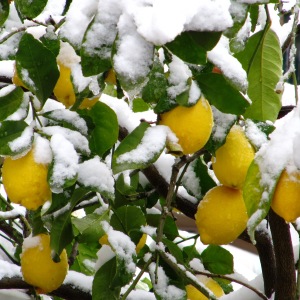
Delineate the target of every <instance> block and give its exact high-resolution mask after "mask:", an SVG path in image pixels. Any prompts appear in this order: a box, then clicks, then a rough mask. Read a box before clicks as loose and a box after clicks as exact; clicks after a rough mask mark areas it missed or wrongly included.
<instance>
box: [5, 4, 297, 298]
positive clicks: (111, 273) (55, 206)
mask: <svg viewBox="0 0 300 300" xmlns="http://www.w3.org/2000/svg"><path fill="white" fill-rule="evenodd" d="M10 2H11V1H1V9H0V24H1V26H2V27H1V32H0V58H1V62H0V63H5V62H10V63H13V65H11V66H12V68H14V72H15V76H16V77H18V80H19V81H18V82H19V84H18V83H17V81H15V80H14V82H15V84H13V83H12V82H13V81H12V76H8V77H7V74H5V75H3V76H1V77H0V79H1V80H2V84H1V92H0V137H1V138H0V156H1V162H2V161H3V159H5V158H6V157H12V158H18V157H21V156H24V155H25V154H26V153H27V152H28V151H29V150H31V149H34V147H36V148H39V147H42V148H43V149H44V152H43V151H42V152H43V154H44V155H45V156H47V155H48V156H47V160H49V157H50V160H51V163H50V164H49V165H47V167H48V178H47V180H48V184H49V186H50V188H51V191H52V201H51V203H49V202H47V203H46V204H45V205H44V206H43V207H39V209H37V210H35V211H27V213H24V214H23V213H20V214H19V213H17V214H16V215H14V214H11V212H12V211H14V207H15V206H13V205H12V203H11V202H10V199H8V198H6V197H5V196H1V210H2V211H1V218H3V219H1V220H0V231H1V236H5V238H6V239H8V240H9V241H10V242H11V243H12V245H13V248H14V249H15V253H14V254H13V255H9V258H10V259H11V260H12V262H13V263H15V264H19V263H20V257H19V253H20V248H21V246H22V241H23V239H25V238H26V237H27V236H28V235H30V234H32V235H37V234H39V233H44V232H48V233H49V235H50V238H51V241H50V245H51V250H52V254H51V255H52V257H53V259H54V260H58V259H59V255H60V254H61V253H62V251H64V249H67V252H68V256H69V263H70V270H72V271H74V272H77V273H78V276H79V274H80V275H82V276H83V274H84V275H85V276H90V277H88V278H92V284H91V290H90V291H88V292H86V291H83V292H84V294H85V296H86V297H87V299H93V300H101V299H108V300H113V299H126V297H127V296H128V295H129V294H130V293H132V294H134V292H133V291H134V290H142V291H143V292H145V293H149V294H151V295H152V296H153V297H154V298H156V299H162V300H165V299H170V297H172V298H173V299H174V300H175V299H176V300H184V299H187V296H186V290H185V286H187V285H193V286H194V287H196V288H197V289H199V290H200V291H201V292H202V293H203V294H204V295H206V296H207V297H210V299H215V297H214V296H212V295H211V294H210V291H209V290H208V289H207V288H205V287H204V286H203V285H202V284H200V283H199V281H198V280H197V279H196V276H194V275H197V274H202V275H203V274H204V275H207V276H209V277H212V278H215V279H216V281H218V283H219V284H220V285H221V287H222V288H223V290H224V292H225V293H230V292H232V287H231V282H234V281H237V280H236V279H234V277H230V274H233V273H234V258H233V256H232V254H231V253H230V252H229V251H228V250H226V249H225V248H224V247H222V245H213V244H212V245H207V247H205V249H204V250H203V251H200V250H199V247H198V245H199V235H198V234H197V235H195V236H193V235H190V234H187V233H184V232H182V231H181V228H178V225H177V223H176V217H175V215H176V214H175V213H174V208H178V209H180V211H181V212H180V213H182V214H183V215H186V216H188V217H191V218H194V215H195V213H196V211H197V207H198V204H199V202H201V200H202V198H203V197H204V196H205V194H206V193H207V192H208V191H209V190H211V189H212V188H213V187H215V186H216V185H219V183H218V182H217V180H216V179H215V175H214V173H213V169H212V167H211V162H212V160H213V159H214V156H215V153H216V151H217V150H218V148H220V147H221V146H222V145H223V144H224V143H225V141H226V137H227V135H228V133H229V131H230V129H231V127H232V126H233V125H234V124H239V125H241V126H242V127H243V128H245V127H246V135H247V130H248V133H249V134H248V136H247V139H249V141H250V143H252V144H253V149H255V150H256V156H255V158H254V160H253V161H252V163H251V165H250V167H249V169H248V173H247V176H246V180H245V184H244V186H243V187H240V189H243V193H244V200H245V204H246V208H247V212H248V216H249V221H248V233H249V236H250V238H251V241H252V242H253V243H254V244H255V243H256V242H258V243H259V241H256V234H258V232H259V231H260V229H261V226H262V224H264V223H262V221H264V219H265V218H266V217H267V216H268V213H269V211H270V207H271V201H272V196H273V193H274V189H275V187H276V183H277V181H278V178H279V177H280V174H281V172H282V171H283V170H284V169H285V168H286V167H287V166H290V165H291V163H294V167H296V168H297V167H298V168H300V163H299V159H298V160H297V159H296V158H295V161H292V162H291V157H294V153H293V152H292V151H293V150H292V149H299V148H300V147H298V146H297V145H296V142H295V143H294V139H295V137H298V138H299V130H298V129H297V128H299V126H298V125H299V122H298V115H299V112H298V114H297V112H294V115H293V116H292V117H291V119H290V120H289V122H288V124H287V125H286V127H285V132H287V131H289V130H290V128H292V129H291V130H290V131H289V132H290V133H291V134H289V135H286V141H285V145H286V146H287V149H288V150H289V152H287V153H286V154H284V157H283V158H282V157H280V159H279V158H277V159H278V161H277V165H276V168H275V167H274V165H275V163H274V160H276V157H275V159H274V158H272V159H270V158H269V156H268V153H270V152H271V153H274V152H273V150H274V149H278V148H279V147H281V145H280V143H279V142H278V139H276V138H275V137H274V136H275V135H273V133H275V134H276V133H277V132H278V131H277V129H276V124H275V121H276V120H277V118H278V114H279V112H280V110H281V108H282V104H281V93H282V90H281V89H280V86H281V84H284V80H287V77H288V76H285V77H282V75H283V70H282V60H283V58H282V51H283V49H282V48H281V47H282V43H281V42H280V40H279V37H278V36H277V34H276V32H275V31H274V30H273V29H272V28H271V18H270V13H269V7H272V9H274V11H275V12H277V13H281V11H280V5H279V4H278V5H277V4H276V5H272V6H270V5H271V4H270V3H277V1H272V0H269V1H261V2H262V3H260V1H248V2H247V1H244V2H245V3H243V4H241V3H240V2H242V1H240V2H239V1H236V0H231V1H229V0H228V1H224V3H229V4H231V6H230V8H231V9H229V6H228V7H227V11H226V12H224V16H225V14H226V13H227V15H226V18H227V19H225V17H224V20H219V21H218V20H217V21H216V20H215V19H214V18H213V17H212V19H211V23H210V21H207V24H205V26H204V25H203V24H202V25H201V24H200V23H201V22H200V21H199V24H200V25H199V24H198V23H197V22H195V23H193V24H192V21H187V20H186V23H184V24H183V26H182V28H181V27H180V28H181V29H178V30H177V32H173V33H172V34H173V36H172V35H171V34H169V33H168V32H167V33H166V32H164V30H165V28H162V26H161V28H159V29H158V28H156V27H155V26H157V24H152V26H153V27H154V29H155V30H158V31H157V34H153V35H151V34H149V32H148V33H147V31H145V30H144V28H143V26H142V25H144V26H146V25H145V24H146V23H145V22H144V21H145V20H141V18H140V17H139V15H138V14H137V13H136V14H135V13H134V12H133V11H130V9H132V7H131V6H130V5H133V3H135V2H136V3H138V2H139V1H129V2H130V3H131V2H132V3H131V4H130V5H129V4H128V7H127V6H126V4H125V2H126V1H123V2H124V3H123V2H122V1H120V3H119V1H111V3H110V1H109V0H105V1H104V0H103V1H96V0H93V1H90V3H89V4H80V5H79V3H78V1H75V0H74V1H61V2H62V3H63V5H61V10H60V12H59V13H57V16H55V17H53V16H51V15H47V9H50V8H51V5H50V6H49V7H48V6H47V3H48V2H51V1H47V0H36V1H29V0H15V1H12V2H11V3H10ZM52 2H53V1H52ZM83 2H84V1H83ZM150 2H151V1H150ZM200 2H201V3H200V4H199V7H200V6H201V5H207V8H208V7H209V5H215V4H213V3H215V2H213V1H208V0H207V1H200ZM217 2H218V1H216V3H217ZM8 3H9V4H8ZM205 3H206V4H205ZM224 3H223V4H222V5H225V4H224ZM268 3H269V4H268ZM52 4H53V3H52ZM135 5H137V4H135ZM144 5H145V6H144ZM185 5H188V4H185ZM296 5H297V4H296ZM87 6H88V8H87ZM133 7H134V9H136V10H137V11H139V12H140V16H143V14H144V13H145V11H147V13H148V10H149V13H155V12H153V11H152V12H151V9H153V10H154V8H155V6H153V7H152V6H151V5H150V6H149V7H146V4H145V3H143V2H142V1H140V3H139V4H138V5H137V6H136V7H135V6H134V5H133ZM297 8H298V7H297ZM168 9H170V11H169V12H166V13H169V14H170V15H172V14H175V13H176V12H175V11H174V10H172V9H171V8H168ZM293 9H294V8H293ZM293 9H292V12H293ZM202 10H203V7H202ZM237 10H239V13H237ZM295 10H296V9H295ZM112 11H113V12H112ZM199 11H200V9H199ZM185 12H186V11H185ZM190 13H191V14H192V12H190ZM258 13H260V14H264V15H265V19H266V20H265V23H264V22H262V20H261V19H258ZM293 13H294V12H293ZM76 14H79V15H81V17H82V19H81V20H83V21H82V23H80V24H77V23H78V22H81V21H77V20H76V18H75V17H74V16H76ZM107 16H108V17H107ZM221 16H222V14H221ZM296 16H297V10H296V12H295V18H296ZM194 17H195V18H199V19H201V16H200V17H199V15H197V14H196V15H195V16H194ZM174 18H175V17H174ZM158 19H159V17H158ZM228 19H230V22H229V21H228ZM227 21H228V22H229V23H228V22H227ZM12 22H13V23H14V26H10V24H11V23H12ZM76 22H77V23H76ZM178 22H181V21H180V20H178ZM189 22H190V23H189ZM218 22H219V23H218ZM226 22H227V23H226ZM191 24H192V25H191ZM195 24H196V25H195ZM75 25H76V26H75ZM206 25H211V26H206ZM148 26H149V28H151V26H150V25H149V24H148ZM197 26H198V27H197ZM201 26H202V27H201ZM74 27H76V28H74ZM16 28H17V30H16ZM35 29H36V30H35ZM155 30H153V32H154V33H155ZM293 30H294V31H293ZM147 34H148V35H147ZM168 34H169V35H168ZM293 34H295V28H291V35H290V37H291V38H292V42H293V41H294V40H293V38H294V35H293ZM166 36H167V38H166ZM132 45H134V47H132ZM62 52H63V54H62ZM66 53H67V54H66ZM61 55H62V56H63V55H65V56H64V59H65V62H66V66H67V67H68V68H69V69H70V74H71V77H70V78H68V80H71V82H72V85H73V92H74V93H75V97H76V101H75V103H74V105H73V106H71V107H69V108H66V107H65V106H64V105H62V104H61V103H59V101H58V100H57V99H56V97H55V96H54V94H53V90H54V88H55V85H56V83H57V80H58V78H59V75H60V72H59V65H58V60H57V58H58V56H61ZM292 62H293V61H292V59H291V63H292ZM108 74H114V75H115V78H114V79H113V80H111V79H110V80H108ZM288 75H289V74H288ZM110 76H111V75H110ZM278 83H279V84H278ZM17 85H21V86H17ZM201 96H203V97H204V98H205V99H207V101H208V103H209V105H210V106H211V107H212V112H213V118H214V127H213V128H212V133H211V135H210V138H209V140H208V142H207V143H206V145H205V146H204V147H203V148H202V149H198V151H196V152H195V153H194V154H190V155H182V152H181V151H182V148H181V147H180V145H179V144H178V141H177V140H176V137H175V136H174V135H173V134H172V132H171V131H170V130H168V129H167V128H166V126H163V125H158V123H159V120H160V114H162V113H164V112H168V111H170V110H172V109H173V108H175V107H177V106H185V107H191V106H193V105H195V103H196V102H197V101H198V100H199V99H200V97H201ZM95 98H99V101H98V102H97V103H96V104H94V102H93V104H94V105H93V106H92V107H87V108H85V109H81V107H80V104H81V103H82V101H83V100H85V101H86V100H87V101H89V99H90V100H91V101H92V100H95ZM202 121H203V120H202ZM250 126H252V127H251V128H252V130H251V129H249V128H250ZM200 127H201V126H200ZM253 128H254V129H253ZM192 130H193V131H195V132H198V131H199V132H200V131H201V128H192ZM273 130H274V131H273ZM251 132H252V133H253V132H255V134H256V136H259V137H261V139H260V141H261V140H263V142H260V141H257V140H255V138H254V137H253V135H251ZM279 133H280V132H279ZM282 136H283V135H282ZM293 143H294V144H295V145H296V146H295V145H294V144H293ZM298 144H299V143H298ZM293 145H294V146H293ZM293 147H294V148H293ZM285 149H286V148H285ZM295 152H296V150H295ZM242 154H243V153H239V155H242ZM39 159H41V157H39ZM251 160H252V158H251ZM297 163H298V164H297ZM223 171H224V170H223ZM225 171H227V170H225ZM225 173H226V175H227V173H228V172H225ZM20 184H21V183H20ZM4 188H5V186H4ZM191 199H192V200H191ZM2 204H3V205H2ZM2 213H3V214H2ZM11 219H13V221H12V220H11ZM197 222H201V220H197ZM225 223H226V222H225ZM8 228H9V229H8ZM144 233H146V234H147V244H146V245H145V246H144V247H143V248H142V249H141V251H139V253H137V252H136V250H135V247H136V245H137V244H138V242H139V240H140V238H141V237H142V235H143V234H144ZM244 234H245V235H247V229H246V228H245V231H244ZM104 235H107V237H108V245H101V244H100V243H99V239H100V238H101V237H102V236H104ZM271 244H272V243H271ZM274 247H276V245H275V246H274ZM1 248H2V247H1ZM37 267H38V266H37ZM290 272H292V273H293V272H294V269H293V270H290ZM0 281H1V280H0ZM238 283H240V284H244V285H246V286H247V287H248V285H247V284H246V283H243V282H240V281H238ZM253 289H254V288H253ZM254 291H255V292H256V293H257V294H258V295H259V296H260V297H261V298H263V299H267V296H268V297H269V296H270V294H269V292H268V290H266V291H265V294H266V295H267V296H266V295H264V294H262V293H261V292H259V291H257V290H255V289H254ZM170 293H171V294H170ZM275 293H276V290H275ZM33 294H35V293H33ZM56 295H57V294H56ZM170 295H172V296H170ZM35 297H36V298H37V299H38V296H37V295H35ZM53 297H54V295H53ZM71 298H72V295H71V294H70V295H69V296H66V299H71ZM287 298H289V297H287ZM289 299H290V298H289Z"/></svg>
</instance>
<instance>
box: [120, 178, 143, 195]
mask: <svg viewBox="0 0 300 300" xmlns="http://www.w3.org/2000/svg"><path fill="white" fill-rule="evenodd" d="M128 177H129V178H128V180H125V178H124V174H123V173H121V174H120V175H119V176H118V178H117V181H116V189H117V190H118V191H119V192H120V193H121V194H122V195H132V194H136V193H137V188H138V184H139V173H135V174H130V175H129V176H128Z"/></svg>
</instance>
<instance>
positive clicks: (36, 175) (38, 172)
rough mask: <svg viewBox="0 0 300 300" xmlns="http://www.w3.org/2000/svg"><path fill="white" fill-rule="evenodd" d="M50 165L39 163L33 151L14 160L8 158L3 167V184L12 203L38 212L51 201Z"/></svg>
mask: <svg viewBox="0 0 300 300" xmlns="http://www.w3.org/2000/svg"><path fill="white" fill-rule="evenodd" d="M47 174H48V165H47V164H41V163H37V162H36V161H35V159H34V153H33V150H30V151H29V152H28V153H27V154H26V155H25V156H23V157H20V158H17V159H13V158H11V157H7V158H5V160H4V163H3V167H2V182H3V186H4V189H5V192H6V194H7V196H8V198H9V199H10V201H12V202H14V203H17V204H21V205H23V206H25V207H26V208H27V209H30V210H36V209H37V208H39V207H40V206H41V205H43V204H44V203H45V202H46V201H48V200H51V190H50V187H49V184H48V181H47Z"/></svg>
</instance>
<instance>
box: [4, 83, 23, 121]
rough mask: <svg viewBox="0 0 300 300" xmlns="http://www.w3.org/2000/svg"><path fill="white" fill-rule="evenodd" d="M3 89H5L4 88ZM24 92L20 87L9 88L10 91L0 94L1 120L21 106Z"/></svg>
mask: <svg viewBox="0 0 300 300" xmlns="http://www.w3.org/2000/svg"><path fill="white" fill-rule="evenodd" d="M2 91H3V90H2ZM23 97H24V92H23V90H22V89H21V88H20V87H15V88H13V89H10V90H8V93H7V94H5V95H2V96H0V121H3V120H5V119H6V118H7V117H9V116H10V115H12V114H13V113H14V112H15V111H17V109H18V108H19V107H20V105H21V103H22V101H23Z"/></svg>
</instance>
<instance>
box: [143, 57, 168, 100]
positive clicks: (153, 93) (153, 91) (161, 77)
mask: <svg viewBox="0 0 300 300" xmlns="http://www.w3.org/2000/svg"><path fill="white" fill-rule="evenodd" d="M148 78H149V80H148V82H147V84H146V85H145V86H144V88H143V90H142V98H143V100H145V101H146V102H147V103H157V102H158V101H159V100H160V99H161V98H163V97H166V96H167V84H168V81H167V78H166V76H165V74H164V67H163V65H162V63H161V62H160V61H159V59H158V58H157V57H155V59H154V62H153V66H152V69H151V71H150V73H149V76H148Z"/></svg>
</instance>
